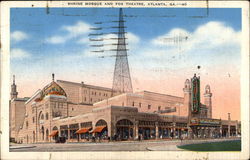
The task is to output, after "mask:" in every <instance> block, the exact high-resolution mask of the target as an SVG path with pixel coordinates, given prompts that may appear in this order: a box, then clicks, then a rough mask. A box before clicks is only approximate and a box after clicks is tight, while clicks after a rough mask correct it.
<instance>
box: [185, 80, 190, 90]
mask: <svg viewBox="0 0 250 160" xmlns="http://www.w3.org/2000/svg"><path fill="white" fill-rule="evenodd" d="M185 88H190V80H189V79H186V81H185Z"/></svg>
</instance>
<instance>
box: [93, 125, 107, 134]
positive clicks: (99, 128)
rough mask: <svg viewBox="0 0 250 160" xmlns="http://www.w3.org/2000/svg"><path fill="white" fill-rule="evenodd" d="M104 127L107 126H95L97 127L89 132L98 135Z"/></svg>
mask: <svg viewBox="0 0 250 160" xmlns="http://www.w3.org/2000/svg"><path fill="white" fill-rule="evenodd" d="M106 127H107V126H97V127H95V129H94V130H92V131H91V133H100V132H101V131H102V130H103V129H104V128H106Z"/></svg>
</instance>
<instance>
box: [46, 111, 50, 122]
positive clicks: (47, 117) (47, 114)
mask: <svg viewBox="0 0 250 160" xmlns="http://www.w3.org/2000/svg"><path fill="white" fill-rule="evenodd" d="M48 119H49V113H48V112H47V113H46V120H48Z"/></svg>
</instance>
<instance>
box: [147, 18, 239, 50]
mask: <svg viewBox="0 0 250 160" xmlns="http://www.w3.org/2000/svg"><path fill="white" fill-rule="evenodd" d="M240 36H241V32H240V31H235V30H234V29H233V28H231V27H230V26H227V25H226V24H225V23H223V22H219V21H210V22H208V23H205V24H203V25H200V26H199V27H197V28H196V29H195V31H194V32H188V31H186V30H185V29H181V28H174V29H172V30H171V31H169V32H168V33H166V34H164V35H162V36H158V37H156V38H154V39H153V40H152V41H151V43H152V44H153V45H156V46H159V47H163V46H165V47H175V48H177V47H181V48H182V49H183V50H184V51H185V52H187V51H191V50H194V49H197V48H199V49H200V50H205V49H206V50H208V49H214V48H217V47H223V46H231V47H235V46H239V45H240V41H241V38H240ZM223 49H225V48H223Z"/></svg>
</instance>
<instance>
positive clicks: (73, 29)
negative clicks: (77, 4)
mask: <svg viewBox="0 0 250 160" xmlns="http://www.w3.org/2000/svg"><path fill="white" fill-rule="evenodd" d="M91 27H92V26H91V25H89V24H87V23H85V22H82V21H78V22H76V24H74V25H71V26H70V25H68V26H62V30H65V31H68V33H69V34H70V36H72V37H76V36H80V35H83V34H87V33H89V32H90V28H91Z"/></svg>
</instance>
